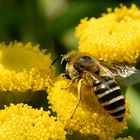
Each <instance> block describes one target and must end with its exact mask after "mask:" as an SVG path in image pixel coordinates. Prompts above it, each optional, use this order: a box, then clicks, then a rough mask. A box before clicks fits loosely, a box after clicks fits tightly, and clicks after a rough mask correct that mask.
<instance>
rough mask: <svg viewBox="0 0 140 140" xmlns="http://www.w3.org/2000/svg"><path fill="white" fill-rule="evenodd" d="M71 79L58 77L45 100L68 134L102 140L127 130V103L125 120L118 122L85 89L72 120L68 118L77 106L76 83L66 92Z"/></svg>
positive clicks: (89, 89)
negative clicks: (73, 132) (74, 133)
mask: <svg viewBox="0 0 140 140" xmlns="http://www.w3.org/2000/svg"><path fill="white" fill-rule="evenodd" d="M69 82H70V80H66V79H64V78H63V77H61V76H59V77H58V78H57V80H56V82H55V83H54V86H53V87H51V88H49V91H48V94H49V95H48V99H49V101H50V103H51V105H52V109H53V111H56V113H57V118H58V119H59V120H60V121H61V122H63V124H64V125H65V128H66V129H68V131H69V133H70V132H72V131H79V132H80V133H81V134H84V135H96V136H98V137H99V138H100V139H101V140H106V139H108V140H112V139H113V137H115V135H117V134H118V133H119V132H121V131H122V130H124V129H126V128H127V121H128V118H129V117H130V115H129V111H128V104H126V113H125V117H124V120H123V121H122V122H118V121H117V120H116V119H115V118H113V116H111V115H110V114H109V113H108V112H107V111H106V110H104V109H103V107H102V106H101V104H100V103H99V102H98V101H97V98H96V97H95V95H94V92H93V89H91V88H88V87H84V88H83V89H82V99H81V101H80V104H79V105H78V107H77V109H76V111H75V113H74V116H73V118H71V116H72V114H73V111H74V109H75V105H76V103H77V100H78V98H77V84H76V83H75V84H73V85H72V86H70V87H69V88H67V89H65V88H66V87H67V85H68V84H69Z"/></svg>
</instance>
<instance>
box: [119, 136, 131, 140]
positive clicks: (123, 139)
mask: <svg viewBox="0 0 140 140" xmlns="http://www.w3.org/2000/svg"><path fill="white" fill-rule="evenodd" d="M117 140H133V138H132V137H131V136H128V137H124V138H118V139H117Z"/></svg>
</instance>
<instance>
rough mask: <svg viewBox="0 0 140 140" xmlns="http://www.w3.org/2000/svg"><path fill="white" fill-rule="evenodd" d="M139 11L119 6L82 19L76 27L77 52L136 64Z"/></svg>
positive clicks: (112, 60)
mask: <svg viewBox="0 0 140 140" xmlns="http://www.w3.org/2000/svg"><path fill="white" fill-rule="evenodd" d="M139 25H140V10H139V8H138V7H136V5H134V4H133V5H132V6H131V7H130V8H127V7H126V6H123V5H121V6H120V7H119V8H115V9H114V11H113V10H112V9H111V8H109V9H108V13H106V14H103V15H102V16H101V17H99V18H94V17H93V18H90V19H88V18H84V19H82V20H81V23H80V24H79V25H78V26H77V27H76V36H77V37H78V38H79V47H78V48H79V51H80V52H88V53H90V54H92V55H93V56H94V57H95V58H96V59H99V60H104V61H107V62H110V63H116V62H119V63H121V62H126V63H129V64H133V63H136V62H137V61H138V59H139V56H140V26H139Z"/></svg>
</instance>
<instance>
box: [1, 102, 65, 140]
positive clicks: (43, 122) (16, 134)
mask: <svg viewBox="0 0 140 140" xmlns="http://www.w3.org/2000/svg"><path fill="white" fill-rule="evenodd" d="M49 115H50V112H45V111H43V109H42V108H41V109H39V110H37V109H33V108H31V107H30V106H28V105H24V104H17V105H13V104H11V106H10V107H6V108H5V109H4V110H0V140H25V139H28V140H50V139H51V140H65V135H66V132H65V131H64V127H63V125H62V124H61V123H60V122H59V121H56V118H54V117H49Z"/></svg>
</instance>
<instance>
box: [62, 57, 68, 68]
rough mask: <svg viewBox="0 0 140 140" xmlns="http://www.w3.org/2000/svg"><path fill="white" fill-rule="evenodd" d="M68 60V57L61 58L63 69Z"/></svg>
mask: <svg viewBox="0 0 140 140" xmlns="http://www.w3.org/2000/svg"><path fill="white" fill-rule="evenodd" d="M68 61H69V59H68V58H64V59H63V60H62V62H61V64H62V67H63V69H65V68H66V65H67V63H68Z"/></svg>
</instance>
